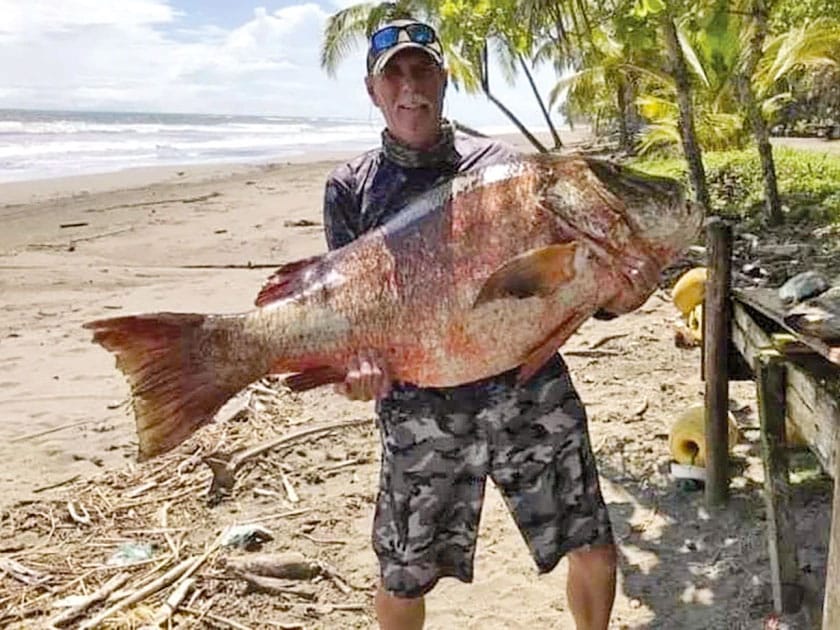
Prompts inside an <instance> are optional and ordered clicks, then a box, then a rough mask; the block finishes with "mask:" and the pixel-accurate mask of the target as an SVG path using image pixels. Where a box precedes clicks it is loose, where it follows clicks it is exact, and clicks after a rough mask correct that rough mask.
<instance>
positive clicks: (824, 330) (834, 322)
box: [785, 286, 840, 342]
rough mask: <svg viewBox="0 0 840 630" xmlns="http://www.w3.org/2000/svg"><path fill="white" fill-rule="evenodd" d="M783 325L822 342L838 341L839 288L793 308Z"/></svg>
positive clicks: (839, 316) (839, 334)
mask: <svg viewBox="0 0 840 630" xmlns="http://www.w3.org/2000/svg"><path fill="white" fill-rule="evenodd" d="M785 323H786V324H787V325H788V326H790V327H791V328H793V329H794V330H796V331H797V332H801V333H804V334H806V335H811V336H812V337H818V338H820V339H822V340H824V341H829V342H834V341H840V286H836V287H832V288H830V289H828V290H827V291H823V292H822V293H820V294H819V295H818V296H816V297H813V298H811V299H809V300H806V301H804V302H802V303H800V304H798V305H797V306H795V307H793V308H792V309H791V310H790V311H789V312H788V314H787V315H785Z"/></svg>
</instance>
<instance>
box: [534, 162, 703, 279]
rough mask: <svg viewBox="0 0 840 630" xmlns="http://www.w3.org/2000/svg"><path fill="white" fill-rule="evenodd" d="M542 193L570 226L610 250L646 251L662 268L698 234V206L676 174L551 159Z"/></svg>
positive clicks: (611, 163) (699, 219)
mask: <svg viewBox="0 0 840 630" xmlns="http://www.w3.org/2000/svg"><path fill="white" fill-rule="evenodd" d="M545 163H547V164H548V168H549V169H550V171H551V172H550V174H549V176H548V178H547V180H546V185H547V187H546V189H545V192H544V198H545V202H546V205H547V206H548V208H549V209H550V210H551V211H553V212H554V213H556V214H558V215H559V216H560V217H561V219H562V220H563V222H564V223H565V224H566V225H567V226H569V227H570V228H571V229H572V230H573V231H576V232H579V234H580V235H581V236H584V237H586V238H587V240H589V241H591V242H592V243H594V244H596V245H598V244H600V245H602V246H604V248H605V249H609V250H626V251H628V253H629V252H631V251H632V252H637V253H644V254H646V257H650V258H652V259H653V262H655V263H656V264H657V265H658V266H660V267H664V266H667V265H668V264H670V263H671V262H672V261H673V259H674V258H675V257H676V256H677V255H679V253H681V252H682V251H683V250H685V249H686V248H687V247H688V246H689V245H690V244H691V243H692V242H693V241H694V239H695V238H696V237H697V235H698V233H699V231H700V228H701V226H702V224H703V211H702V209H701V207H700V206H699V205H697V204H695V203H693V202H692V201H689V200H688V199H686V196H685V192H684V189H683V186H682V185H681V184H680V183H679V182H678V181H677V180H675V179H671V178H668V177H659V176H655V175H650V174H647V173H643V172H641V171H638V170H636V169H632V168H630V167H628V166H625V165H622V164H618V163H616V162H613V161H608V160H603V159H596V158H591V157H583V156H555V157H554V158H553V159H551V158H549V159H548V160H547V161H546V162H544V164H545Z"/></svg>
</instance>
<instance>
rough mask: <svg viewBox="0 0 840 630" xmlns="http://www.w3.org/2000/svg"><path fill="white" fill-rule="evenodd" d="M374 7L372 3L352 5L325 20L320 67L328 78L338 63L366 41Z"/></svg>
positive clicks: (333, 73)
mask: <svg viewBox="0 0 840 630" xmlns="http://www.w3.org/2000/svg"><path fill="white" fill-rule="evenodd" d="M376 6H377V5H376V4H375V3H373V2H366V3H362V4H354V5H353V6H349V7H347V8H346V9H342V10H341V11H338V12H337V13H335V14H333V15H331V16H330V17H329V18H327V23H326V25H325V26H324V40H323V42H322V44H321V67H322V68H323V69H324V70H326V71H327V74H328V75H329V76H335V73H336V71H337V70H338V65H339V63H340V62H341V61H342V60H343V59H345V58H346V57H347V55H349V54H350V53H351V52H352V51H353V50H354V49H355V48H356V47H357V46H358V45H359V44H360V43H362V42H363V41H364V40H365V39H366V37H367V35H368V29H369V27H368V24H369V18H370V15H371V13H372V12H373V10H374V9H375V8H376Z"/></svg>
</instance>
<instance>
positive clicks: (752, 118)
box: [735, 0, 784, 225]
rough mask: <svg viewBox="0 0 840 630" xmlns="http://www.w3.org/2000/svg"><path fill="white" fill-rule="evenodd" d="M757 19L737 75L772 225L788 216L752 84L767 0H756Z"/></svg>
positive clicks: (765, 19) (760, 47) (754, 12)
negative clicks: (762, 177) (783, 212)
mask: <svg viewBox="0 0 840 630" xmlns="http://www.w3.org/2000/svg"><path fill="white" fill-rule="evenodd" d="M752 15H753V19H754V20H755V33H754V34H753V36H752V37H751V38H750V41H749V44H748V48H747V58H746V60H745V61H744V65H743V68H742V69H741V71H740V72H739V73H738V74H737V76H736V77H735V81H736V85H737V88H738V94H739V96H740V97H741V103H742V104H743V107H744V112H745V114H746V118H747V120H748V121H749V123H750V126H751V127H752V131H753V135H754V136H755V141H756V144H757V145H758V155H759V156H760V157H761V171H762V173H763V175H764V207H765V210H766V212H767V215H766V218H767V222H768V223H769V224H770V225H778V224H780V223H782V221H783V220H784V216H783V215H782V203H781V200H780V199H779V186H778V184H777V182H776V163H775V161H774V160H773V146H772V145H771V144H770V134H769V133H768V131H767V121H766V120H764V115H763V114H762V113H761V108H760V107H759V105H758V102H757V100H756V97H755V92H754V91H753V87H752V76H753V74H754V73H755V69H756V66H758V62H759V60H760V59H761V49H762V46H763V45H764V40H765V38H766V37H767V6H766V4H765V2H764V0H755V2H754V4H753V11H752Z"/></svg>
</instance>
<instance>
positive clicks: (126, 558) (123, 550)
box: [105, 543, 155, 567]
mask: <svg viewBox="0 0 840 630" xmlns="http://www.w3.org/2000/svg"><path fill="white" fill-rule="evenodd" d="M154 555H155V548H154V545H152V544H150V543H124V544H122V545H120V546H119V548H118V549H117V550H116V551H115V552H114V554H113V555H112V556H111V557H110V558H108V560H107V562H106V563H105V564H107V565H108V566H109V567H124V566H126V565H130V564H134V563H136V562H144V561H146V560H151V559H152V558H153V557H154Z"/></svg>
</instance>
